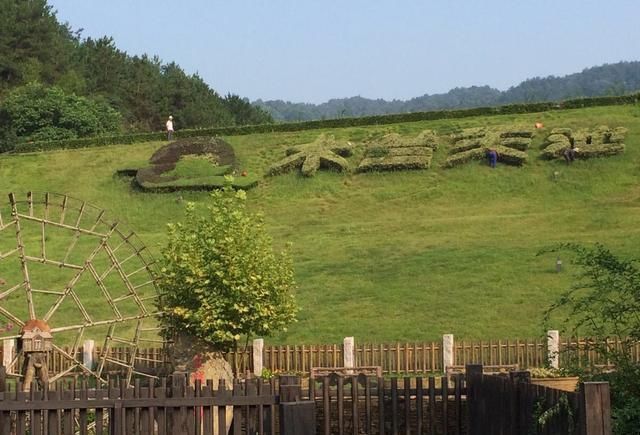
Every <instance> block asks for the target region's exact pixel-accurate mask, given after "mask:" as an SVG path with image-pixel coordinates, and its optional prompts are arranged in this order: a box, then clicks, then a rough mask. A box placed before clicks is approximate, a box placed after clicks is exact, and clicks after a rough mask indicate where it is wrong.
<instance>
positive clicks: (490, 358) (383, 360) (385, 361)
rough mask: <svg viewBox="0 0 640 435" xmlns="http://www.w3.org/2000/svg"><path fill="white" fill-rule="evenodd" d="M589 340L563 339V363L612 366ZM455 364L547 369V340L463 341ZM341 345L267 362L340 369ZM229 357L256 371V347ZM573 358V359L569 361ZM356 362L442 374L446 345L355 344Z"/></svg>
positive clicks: (274, 355)
mask: <svg viewBox="0 0 640 435" xmlns="http://www.w3.org/2000/svg"><path fill="white" fill-rule="evenodd" d="M589 343H590V341H589V340H588V339H585V338H570V339H565V340H563V341H561V342H560V365H561V367H563V366H564V367H567V365H568V364H569V363H570V362H571V363H572V364H574V363H577V364H578V365H581V366H588V365H596V366H601V367H611V361H607V359H606V358H604V357H602V356H601V355H600V354H598V352H597V351H596V350H595V349H593V347H592V346H590V345H589ZM608 345H610V346H611V347H613V348H616V347H618V348H619V347H620V346H621V342H620V340H616V339H611V340H609V341H608ZM454 346H455V347H454V365H465V364H472V363H478V364H484V365H491V366H511V365H518V367H519V368H520V369H529V368H539V367H546V366H547V361H548V356H549V355H548V352H547V341H546V338H536V339H508V340H480V341H470V340H459V341H456V342H455V345H454ZM343 355H344V354H343V348H342V345H337V344H326V345H281V346H265V347H264V349H263V366H264V367H265V368H267V369H269V370H270V371H272V372H289V373H291V372H294V373H308V372H309V371H310V369H311V368H312V367H337V366H340V365H342V361H343ZM226 358H227V361H229V362H230V363H231V364H232V365H233V364H235V363H236V362H237V363H238V367H239V373H244V372H246V371H252V370H253V349H252V348H251V346H249V347H248V348H247V350H240V351H238V352H229V353H227V354H226ZM633 358H634V360H635V361H637V362H640V343H636V344H635V346H634V347H633ZM570 359H571V361H570ZM355 365H356V366H380V367H382V371H383V373H385V374H422V373H442V372H444V367H443V355H442V343H441V342H439V341H428V342H410V343H406V342H405V343H403V342H396V343H385V344H366V343H364V344H362V343H357V344H356V346H355Z"/></svg>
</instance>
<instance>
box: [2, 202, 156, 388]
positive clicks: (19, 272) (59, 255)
mask: <svg viewBox="0 0 640 435" xmlns="http://www.w3.org/2000/svg"><path fill="white" fill-rule="evenodd" d="M153 267H154V261H153V258H152V257H151V255H150V254H149V253H148V252H147V250H146V249H145V246H144V244H143V243H142V242H141V241H140V239H139V238H138V237H137V236H136V235H135V234H134V233H133V232H130V231H127V230H125V229H124V228H122V226H121V225H119V224H118V223H117V222H116V221H113V220H111V219H109V217H108V216H107V213H106V212H105V211H104V210H101V209H99V208H97V207H94V206H91V205H89V204H87V203H86V202H84V201H80V200H77V199H73V198H70V197H68V196H66V195H58V194H51V193H43V194H35V193H31V192H30V193H28V194H27V195H26V197H24V198H22V199H19V198H17V197H16V195H14V194H13V193H11V194H9V200H8V202H7V203H5V204H0V340H1V341H3V344H4V342H6V341H7V340H17V343H18V346H17V351H16V354H15V357H13V358H12V359H11V362H10V363H9V364H8V366H7V367H5V369H6V370H7V373H8V374H9V375H13V376H16V377H25V376H26V379H23V380H24V381H26V382H25V384H26V385H27V388H28V384H29V381H30V380H31V377H32V376H33V375H34V373H35V374H36V375H37V374H38V372H40V373H41V374H40V376H39V378H40V381H41V382H54V381H55V380H57V379H59V378H61V377H63V376H65V375H69V374H72V373H74V372H75V373H78V372H80V373H83V374H85V375H88V376H93V377H95V378H97V379H98V380H104V379H105V378H106V375H107V373H108V372H109V370H110V369H119V371H120V373H124V374H125V376H126V381H127V383H129V382H130V381H131V379H132V377H133V376H134V375H136V374H140V375H145V376H152V375H151V374H149V373H148V372H143V371H139V370H138V369H137V367H138V366H140V365H148V364H149V363H150V362H151V363H153V361H152V360H150V359H149V358H147V357H144V358H143V357H142V356H140V353H139V349H140V347H141V346H144V347H153V346H160V345H161V344H162V340H161V339H160V338H159V335H158V331H159V329H158V327H157V322H156V316H157V308H156V300H157V295H158V291H157V288H156V285H155V281H154V271H153ZM3 320H4V323H3ZM86 339H92V340H95V342H96V344H97V345H102V347H101V349H100V351H99V352H98V354H97V355H96V357H95V362H94V364H92V365H91V366H89V367H87V366H85V361H84V359H83V355H82V352H81V346H82V344H83V340H86ZM5 347H7V346H3V348H5ZM114 347H118V348H125V350H126V351H123V352H119V354H118V356H114V355H113V354H112V352H111V350H112V348H114ZM142 360H146V361H142ZM51 361H58V362H60V361H62V363H58V364H57V366H58V367H56V368H54V367H51V364H50V362H51ZM142 363H146V364H142ZM156 363H158V364H162V361H160V360H158V361H156ZM43 364H44V367H43ZM47 365H49V367H47ZM47 373H48V374H49V376H47Z"/></svg>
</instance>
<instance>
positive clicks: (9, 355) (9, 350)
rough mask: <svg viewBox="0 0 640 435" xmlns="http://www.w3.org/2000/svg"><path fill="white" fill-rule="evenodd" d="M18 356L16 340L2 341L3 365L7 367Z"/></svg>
mask: <svg viewBox="0 0 640 435" xmlns="http://www.w3.org/2000/svg"><path fill="white" fill-rule="evenodd" d="M15 356H16V340H15V339H13V340H4V341H3V342H2V365H3V366H4V367H5V368H7V367H9V366H10V365H11V361H13V358H14V357H15ZM15 370H20V368H19V367H17V368H15V367H14V371H15Z"/></svg>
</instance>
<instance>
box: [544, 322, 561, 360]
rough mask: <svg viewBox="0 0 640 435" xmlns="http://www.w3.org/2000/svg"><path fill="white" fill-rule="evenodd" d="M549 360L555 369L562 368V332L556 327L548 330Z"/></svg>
mask: <svg viewBox="0 0 640 435" xmlns="http://www.w3.org/2000/svg"><path fill="white" fill-rule="evenodd" d="M547 362H548V363H549V367H551V368H553V369H558V368H560V333H559V332H558V331H557V330H555V329H554V330H551V331H547Z"/></svg>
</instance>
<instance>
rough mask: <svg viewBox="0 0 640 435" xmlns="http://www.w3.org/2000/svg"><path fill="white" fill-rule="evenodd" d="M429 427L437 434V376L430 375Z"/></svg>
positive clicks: (432, 432)
mask: <svg viewBox="0 0 640 435" xmlns="http://www.w3.org/2000/svg"><path fill="white" fill-rule="evenodd" d="M429 428H430V429H431V430H430V433H431V435H436V433H437V431H436V378H435V377H434V376H429Z"/></svg>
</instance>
